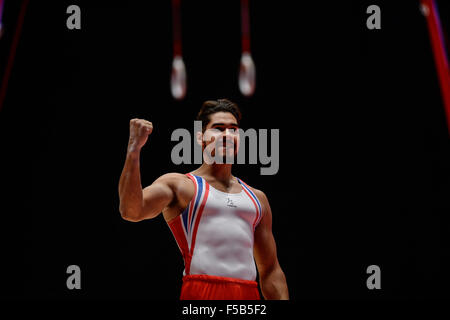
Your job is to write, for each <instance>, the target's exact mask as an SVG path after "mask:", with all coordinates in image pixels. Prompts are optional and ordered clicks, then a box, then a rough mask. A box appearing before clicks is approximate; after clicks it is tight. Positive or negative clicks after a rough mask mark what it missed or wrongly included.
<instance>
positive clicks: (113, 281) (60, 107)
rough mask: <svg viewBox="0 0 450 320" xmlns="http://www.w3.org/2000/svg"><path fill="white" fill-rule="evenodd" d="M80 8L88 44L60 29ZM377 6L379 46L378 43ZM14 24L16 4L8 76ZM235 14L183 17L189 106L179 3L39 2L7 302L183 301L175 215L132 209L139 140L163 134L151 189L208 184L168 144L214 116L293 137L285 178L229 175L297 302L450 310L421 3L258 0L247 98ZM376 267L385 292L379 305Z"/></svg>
mask: <svg viewBox="0 0 450 320" xmlns="http://www.w3.org/2000/svg"><path fill="white" fill-rule="evenodd" d="M70 4H78V5H79V6H80V7H81V14H82V17H81V30H68V29H67V28H66V19H67V17H68V14H66V8H67V6H68V5H70ZM371 4H377V5H379V6H380V8H381V26H382V29H381V30H368V29H367V28H366V19H367V17H368V14H366V8H367V6H369V5H371ZM438 4H439V8H440V14H441V20H442V21H443V23H444V24H445V27H446V30H447V33H448V32H449V31H448V30H450V29H449V22H450V16H449V13H450V7H449V4H448V3H447V2H446V1H439V2H438ZM19 8H20V2H19V1H16V2H13V1H6V4H5V11H4V25H5V28H6V29H5V35H4V37H3V38H2V39H1V40H0V54H1V56H0V59H1V60H0V72H1V74H2V75H3V73H4V70H5V65H6V61H7V57H8V54H9V49H10V45H11V41H12V37H13V31H14V28H15V24H16V20H17V16H18V13H19ZM239 9H240V5H239V1H236V0H233V1H229V0H227V1H225V0H221V1H207V0H202V1H183V4H182V37H183V56H184V61H185V64H186V68H187V77H188V91H187V95H186V98H185V99H184V100H183V101H175V100H173V98H172V97H171V95H170V86H169V80H170V70H171V62H172V21H171V6H170V1H133V2H131V1H128V2H117V3H113V2H111V1H95V3H94V1H89V2H88V1H33V0H31V1H30V4H29V6H28V8H27V12H26V16H25V22H24V25H23V30H22V35H21V38H20V42H19V46H18V48H17V55H16V57H15V62H14V68H13V72H12V76H11V78H10V80H9V86H8V92H7V95H6V100H5V103H4V105H3V109H2V110H1V112H0V141H1V149H0V150H1V151H0V152H1V157H0V158H1V162H2V166H1V171H0V172H1V179H0V180H1V182H2V183H1V185H2V188H3V191H2V193H1V195H2V197H1V204H0V210H1V216H2V221H1V234H2V239H1V240H2V258H1V261H2V263H1V264H2V269H3V270H2V273H1V275H2V281H3V284H2V286H1V288H0V291H1V296H2V298H5V299H7V298H15V299H23V298H29V299H69V300H70V299H113V298H114V299H149V300H153V299H164V300H165V299H173V300H176V299H178V297H179V292H180V287H181V276H182V270H183V263H182V258H181V255H180V253H179V250H178V247H177V245H176V243H175V240H174V238H173V236H172V235H171V233H170V230H169V228H168V227H167V225H166V224H165V222H164V219H163V218H162V216H159V217H158V218H156V219H155V220H147V221H143V222H140V223H131V222H127V221H125V220H122V219H121V217H120V214H119V211H118V205H119V201H118V192H117V190H118V181H119V176H120V173H121V170H122V166H123V163H124V160H125V154H126V146H127V141H128V124H129V120H130V119H131V118H135V117H138V118H145V119H147V120H150V121H152V122H153V124H154V127H155V129H154V132H153V134H152V135H151V137H150V139H149V142H148V143H147V145H146V147H145V148H144V150H143V152H142V157H141V160H142V163H141V168H142V171H141V172H142V183H143V186H147V185H149V184H150V183H151V182H152V181H153V180H154V179H156V178H157V177H158V176H160V175H162V174H163V173H166V172H172V171H176V172H188V171H190V170H192V169H194V168H195V167H196V166H195V165H193V166H176V165H173V164H172V162H171V159H170V152H171V149H172V147H173V146H174V145H175V143H174V142H171V141H170V136H171V132H172V131H173V130H174V129H176V128H187V129H189V130H192V128H193V119H194V117H195V115H196V113H197V111H198V109H199V108H200V106H201V103H202V102H203V101H204V100H207V99H217V98H229V99H231V100H233V101H235V102H237V103H238V104H239V105H240V107H241V109H242V111H243V115H244V121H243V123H242V125H243V127H244V128H257V129H258V128H266V129H271V128H272V129H275V128H276V129H280V139H281V140H280V170H279V172H278V174H277V175H274V176H261V175H259V169H260V166H259V165H247V166H243V165H237V166H236V167H235V169H234V171H233V172H234V175H236V176H238V177H241V178H242V179H243V180H244V181H246V182H247V183H248V184H250V185H252V186H254V187H256V188H258V189H261V190H263V191H264V192H265V193H266V195H267V196H268V198H269V201H270V204H271V207H272V211H273V233H274V236H275V239H276V242H277V248H278V257H279V261H280V264H281V266H282V268H283V270H284V272H285V274H286V277H287V282H288V286H289V292H290V297H291V299H294V300H302V299H337V300H340V299H413V298H449V293H448V292H449V291H448V290H445V288H448V286H449V285H450V279H449V275H448V271H447V270H448V269H449V267H450V264H449V263H448V258H449V254H450V253H449V252H450V250H449V249H450V248H449V243H450V241H449V222H450V221H449V220H450V219H449V218H448V213H449V212H448V211H449V208H450V206H449V204H448V201H447V199H448V196H447V195H448V194H449V192H450V185H449V173H450V165H449V163H450V152H449V139H448V132H447V127H446V122H445V115H444V109H443V104H442V100H441V96H440V89H439V83H438V79H437V75H436V71H435V67H434V60H433V56H432V51H431V47H430V43H429V38H428V31H427V29H426V21H425V19H424V17H423V16H422V14H421V13H420V11H419V5H418V1H395V3H394V1H347V2H345V4H343V3H341V2H340V3H339V4H337V3H334V4H333V2H331V1H329V3H327V2H325V1H315V2H314V4H311V3H306V2H302V3H301V4H300V5H299V4H297V3H296V2H294V1H292V2H287V1H285V2H276V3H273V2H263V1H252V2H251V8H250V12H251V37H252V39H251V46H252V54H253V58H254V61H255V65H256V68H257V69H256V71H257V85H256V92H255V94H254V96H253V97H251V98H245V97H243V96H242V95H241V94H240V93H239V89H238V82H237V76H238V68H239V61H240V45H241V42H240V11H239ZM72 264H75V265H78V266H80V268H81V272H82V273H81V277H82V278H81V279H82V289H81V290H78V291H77V290H72V291H71V290H68V289H67V288H66V279H67V277H68V275H67V274H66V268H67V267H68V266H69V265H72ZM372 264H375V265H378V266H380V268H381V286H382V289H381V290H372V291H371V290H368V289H367V287H366V279H367V277H368V275H367V274H366V268H367V267H368V266H369V265H372Z"/></svg>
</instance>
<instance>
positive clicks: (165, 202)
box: [142, 173, 182, 219]
mask: <svg viewBox="0 0 450 320" xmlns="http://www.w3.org/2000/svg"><path fill="white" fill-rule="evenodd" d="M180 176H182V175H181V174H178V173H167V174H165V175H162V176H161V177H159V178H158V179H156V180H155V181H154V182H153V183H152V184H151V185H149V186H148V187H146V188H144V190H143V191H142V198H143V199H142V200H143V206H142V219H150V218H154V217H156V216H157V215H159V214H160V213H161V211H163V210H164V208H166V207H167V206H169V205H170V204H171V203H172V202H174V201H175V200H176V192H175V191H176V188H177V183H178V182H179V180H180Z"/></svg>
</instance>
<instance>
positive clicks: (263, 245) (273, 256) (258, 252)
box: [253, 189, 279, 276]
mask: <svg viewBox="0 0 450 320" xmlns="http://www.w3.org/2000/svg"><path fill="white" fill-rule="evenodd" d="M254 192H255V194H256V196H257V197H258V199H259V201H260V203H261V207H262V211H263V212H262V213H263V216H262V218H261V221H260V222H259V224H258V226H257V227H256V229H255V242H254V247H253V251H254V257H255V261H256V265H257V267H258V272H259V274H260V276H264V274H266V273H269V272H271V271H273V269H274V268H276V267H278V266H279V263H278V258H277V249H276V244H275V239H274V237H273V234H272V210H271V208H270V205H269V201H268V199H267V197H266V195H265V194H264V192H262V191H259V190H256V189H254Z"/></svg>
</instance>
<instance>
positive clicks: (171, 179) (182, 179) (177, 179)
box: [154, 172, 190, 188]
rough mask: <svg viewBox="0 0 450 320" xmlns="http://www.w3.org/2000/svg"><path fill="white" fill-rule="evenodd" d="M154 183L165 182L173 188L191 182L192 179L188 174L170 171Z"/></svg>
mask: <svg viewBox="0 0 450 320" xmlns="http://www.w3.org/2000/svg"><path fill="white" fill-rule="evenodd" d="M154 183H157V184H165V185H168V186H170V187H172V188H178V187H180V186H185V185H186V184H187V185H189V184H190V179H189V177H188V176H186V175H185V174H182V173H178V172H169V173H166V174H163V175H162V176H160V177H159V178H158V179H156V180H155V182H154Z"/></svg>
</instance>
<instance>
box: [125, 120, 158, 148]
mask: <svg viewBox="0 0 450 320" xmlns="http://www.w3.org/2000/svg"><path fill="white" fill-rule="evenodd" d="M152 131H153V124H152V123H151V122H150V121H147V120H144V119H131V120H130V139H129V140H128V151H129V152H133V151H139V150H140V149H141V148H142V147H143V146H144V145H145V143H146V142H147V139H148V136H149V135H150V134H151V133H152Z"/></svg>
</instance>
